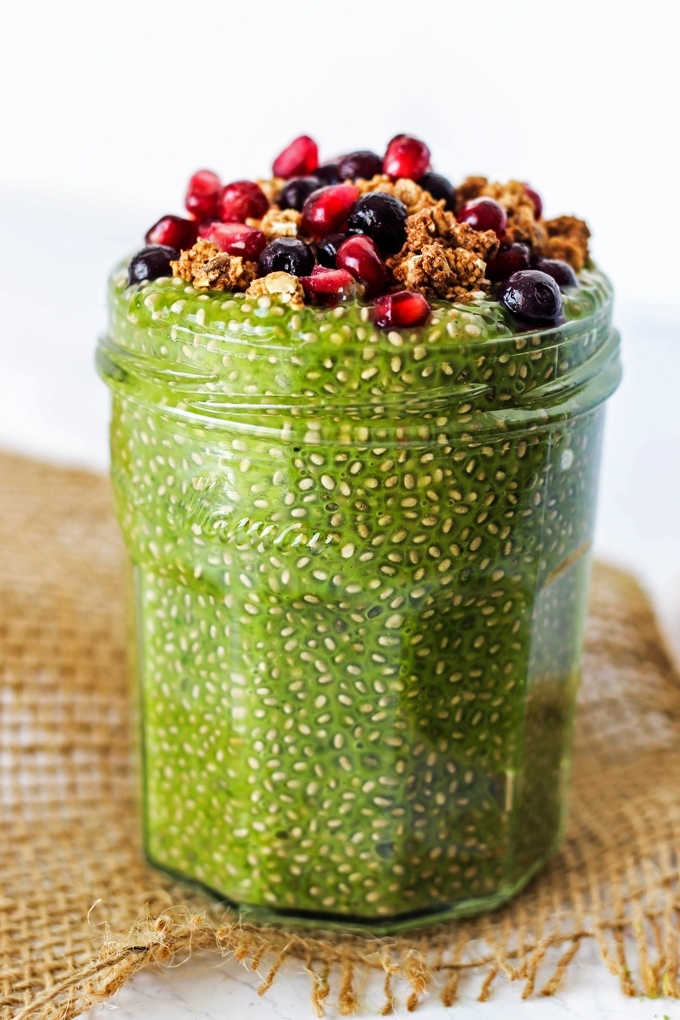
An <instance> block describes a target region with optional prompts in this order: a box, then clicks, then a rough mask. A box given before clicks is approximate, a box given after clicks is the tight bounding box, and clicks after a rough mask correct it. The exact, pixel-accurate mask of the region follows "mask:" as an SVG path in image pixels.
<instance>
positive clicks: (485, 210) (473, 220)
mask: <svg viewBox="0 0 680 1020" xmlns="http://www.w3.org/2000/svg"><path fill="white" fill-rule="evenodd" d="M457 217H458V220H459V221H460V222H461V223H469V224H470V226H471V227H472V229H473V230H493V232H494V233H495V234H496V237H502V236H503V234H504V233H505V228H506V227H507V225H508V217H507V213H506V212H505V209H504V208H503V206H502V205H500V204H499V203H498V202H496V200H495V199H493V198H473V200H472V201H471V202H467V203H466V205H464V206H463V208H462V209H461V210H460V211H459V212H458V214H457Z"/></svg>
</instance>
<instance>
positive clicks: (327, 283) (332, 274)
mask: <svg viewBox="0 0 680 1020" xmlns="http://www.w3.org/2000/svg"><path fill="white" fill-rule="evenodd" d="M301 281H302V286H303V287H304V288H305V290H306V291H309V292H310V294H319V295H328V296H331V297H333V296H340V295H342V296H344V295H345V294H347V293H349V291H350V290H351V289H352V287H353V286H354V277H353V276H352V275H351V273H348V272H347V270H346V269H326V268H324V266H314V269H313V270H312V275H311V276H303V277H302V278H301Z"/></svg>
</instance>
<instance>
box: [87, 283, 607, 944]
mask: <svg viewBox="0 0 680 1020" xmlns="http://www.w3.org/2000/svg"><path fill="white" fill-rule="evenodd" d="M582 283H583V285H582V287H581V288H579V290H578V291H576V292H575V294H574V295H573V296H572V297H571V298H569V299H568V300H567V312H568V316H569V317H570V321H567V322H566V323H565V324H564V325H562V326H559V327H555V328H552V329H546V330H542V331H538V332H525V333H517V332H514V333H513V331H512V330H511V329H510V328H509V327H508V326H507V324H506V323H505V322H504V320H503V316H502V314H501V312H500V309H499V307H498V306H497V305H493V304H492V303H491V302H488V301H487V302H480V303H479V304H477V305H467V306H466V305H454V306H452V305H444V304H443V303H442V305H441V306H440V307H436V308H435V310H434V313H433V316H432V319H431V322H430V323H429V324H428V325H427V326H424V327H421V328H420V329H415V330H398V331H392V332H385V331H380V330H376V329H375V328H373V327H372V326H371V323H370V319H369V313H368V309H366V308H362V307H361V306H360V305H358V304H352V305H346V306H345V305H341V306H339V307H338V308H335V309H318V308H305V309H303V310H301V311H294V310H292V309H289V308H286V307H283V306H280V305H278V304H277V303H276V302H274V303H272V302H271V301H270V300H269V299H260V301H259V302H255V301H252V300H248V299H246V298H244V297H243V295H225V294H216V293H209V294H200V293H198V292H196V291H194V290H193V288H192V287H187V286H186V285H185V284H184V283H183V282H182V281H181V280H167V279H165V280H157V281H154V282H153V283H151V284H146V285H145V286H142V287H132V288H128V289H126V288H125V280H124V271H123V270H119V271H117V272H116V273H114V275H113V277H112V281H111V289H110V328H109V334H108V336H107V337H106V338H104V339H103V340H102V341H101V343H100V346H99V352H98V365H99V370H100V372H101V374H102V375H103V377H104V378H105V380H106V381H107V383H108V384H109V386H110V387H111V389H112V391H113V421H112V426H111V443H112V474H113V484H114V491H115V499H116V507H117V513H118V516H119V519H120V523H121V526H122V529H123V533H124V536H125V541H126V545H127V548H128V551H129V554H130V558H131V562H132V565H133V576H134V589H135V591H134V597H135V601H136V620H137V653H136V656H135V658H136V661H137V669H138V673H139V681H140V688H141V704H142V736H143V764H144V774H143V789H144V817H145V837H146V850H147V854H148V857H149V860H150V861H151V862H152V863H153V864H154V865H156V866H157V867H159V868H161V869H164V870H165V871H167V872H169V873H171V874H173V875H176V876H180V877H182V878H184V879H188V880H191V881H193V882H196V883H200V885H202V886H203V887H205V888H206V889H208V890H210V891H211V892H213V893H215V894H217V895H218V896H220V897H222V898H224V899H225V900H227V901H230V902H232V903H235V904H239V905H247V906H248V908H249V916H250V917H254V918H257V917H260V916H262V917H266V918H268V919H270V920H272V919H276V918H288V919H291V918H292V919H295V920H296V921H298V922H299V921H302V922H303V923H304V922H305V921H308V922H309V923H315V924H318V923H319V922H320V921H321V922H323V924H324V925H327V926H333V925H340V926H341V927H346V928H347V927H357V926H360V927H362V928H363V930H369V931H373V932H376V933H383V932H388V931H395V930H398V929H400V928H407V927H410V926H413V925H415V924H418V923H424V922H427V921H431V920H433V919H442V918H449V917H456V916H461V915H465V914H471V913H476V912H479V911H483V910H488V909H491V908H493V907H496V906H498V905H499V904H500V903H502V902H503V901H504V900H506V899H507V898H508V897H510V896H512V895H513V894H514V893H515V892H516V891H517V890H518V889H519V888H521V887H522V886H523V885H524V884H525V883H526V882H527V881H528V879H529V878H530V877H531V876H532V875H533V874H534V873H535V872H536V870H537V869H538V868H539V867H540V866H541V865H542V864H543V863H544V862H545V860H546V859H547V857H548V856H549V855H550V854H551V853H552V852H553V851H554V850H555V848H556V847H557V846H558V844H559V842H560V839H561V835H562V832H563V826H564V819H565V805H566V799H567V786H568V775H569V765H570V743H571V730H572V716H573V709H574V698H575V691H576V686H577V682H578V675H579V658H580V652H581V643H582V634H583V623H584V615H585V607H586V595H587V587H588V576H589V562H590V549H591V542H592V537H593V522H594V512H595V502H596V492H597V481H598V462H599V453H600V442H601V436H602V425H603V418H604V408H603V401H604V400H605V399H606V398H607V397H608V396H609V395H610V394H611V393H612V392H613V390H614V389H615V387H616V385H617V384H618V380H619V376H620V369H619V362H618V336H617V334H616V332H615V331H613V330H612V327H611V311H612V294H611V288H610V286H609V284H608V282H607V281H606V279H605V278H604V277H603V276H601V274H599V273H597V272H594V271H593V272H591V273H587V272H586V273H584V274H582Z"/></svg>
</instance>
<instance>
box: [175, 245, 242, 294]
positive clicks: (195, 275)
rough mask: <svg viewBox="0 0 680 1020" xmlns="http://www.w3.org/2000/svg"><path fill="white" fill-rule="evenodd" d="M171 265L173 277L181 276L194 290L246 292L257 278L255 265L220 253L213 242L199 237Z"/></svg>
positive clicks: (239, 257)
mask: <svg viewBox="0 0 680 1020" xmlns="http://www.w3.org/2000/svg"><path fill="white" fill-rule="evenodd" d="M170 265H171V266H172V274H173V276H181V277H182V279H183V280H186V281H187V282H188V283H192V284H193V285H194V287H196V289H197V290H245V289H246V287H248V285H249V284H250V282H251V281H252V280H254V279H255V277H256V275H257V266H256V264H255V263H254V262H245V261H244V259H242V258H241V256H240V255H228V254H227V253H226V252H221V251H220V250H219V248H218V247H217V245H216V244H213V242H212V241H204V240H203V239H202V238H200V237H199V239H198V241H197V242H196V244H195V245H194V246H193V248H190V249H189V250H188V251H183V252H182V253H181V254H180V257H179V260H178V261H176V262H171V263H170Z"/></svg>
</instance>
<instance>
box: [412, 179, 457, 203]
mask: <svg viewBox="0 0 680 1020" xmlns="http://www.w3.org/2000/svg"><path fill="white" fill-rule="evenodd" d="M418 184H419V185H420V187H421V188H424V189H425V191H429V192H430V194H431V195H432V197H433V198H436V199H437V201H439V199H440V198H443V199H444V201H445V202H446V208H447V209H450V210H451V212H455V211H456V189H455V188H454V186H453V184H452V183H451V181H449V180H448V179H447V178H446V177H442V175H441V174H435V173H433V171H432V170H428V171H427V173H426V174H423V176H422V177H421V178H420V180H419V181H418Z"/></svg>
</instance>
